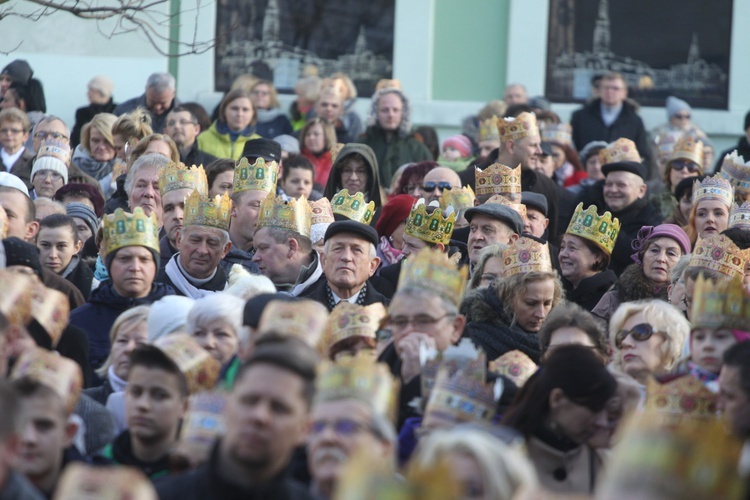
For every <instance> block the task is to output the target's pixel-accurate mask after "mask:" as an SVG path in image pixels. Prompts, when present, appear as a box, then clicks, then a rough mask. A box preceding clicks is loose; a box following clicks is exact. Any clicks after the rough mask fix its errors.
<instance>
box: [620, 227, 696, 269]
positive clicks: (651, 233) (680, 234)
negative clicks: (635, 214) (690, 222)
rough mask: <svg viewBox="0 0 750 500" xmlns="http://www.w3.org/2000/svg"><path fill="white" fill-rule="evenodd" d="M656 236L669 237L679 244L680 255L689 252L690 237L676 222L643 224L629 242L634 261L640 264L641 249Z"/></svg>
mask: <svg viewBox="0 0 750 500" xmlns="http://www.w3.org/2000/svg"><path fill="white" fill-rule="evenodd" d="M656 238H671V239H673V240H674V241H676V242H677V244H678V245H680V248H681V249H682V255H686V254H689V253H690V247H691V245H690V238H689V237H688V235H687V233H685V231H684V230H683V229H682V228H681V227H680V226H678V225H677V224H659V225H658V226H656V227H654V226H643V227H642V228H641V229H640V230H639V231H638V236H636V238H635V239H634V240H633V243H631V247H632V249H633V250H635V253H634V254H633V255H631V256H630V258H631V259H633V261H634V262H636V263H638V264H642V261H641V259H642V257H643V251H644V250H645V248H646V243H648V242H649V241H651V240H655V239H656Z"/></svg>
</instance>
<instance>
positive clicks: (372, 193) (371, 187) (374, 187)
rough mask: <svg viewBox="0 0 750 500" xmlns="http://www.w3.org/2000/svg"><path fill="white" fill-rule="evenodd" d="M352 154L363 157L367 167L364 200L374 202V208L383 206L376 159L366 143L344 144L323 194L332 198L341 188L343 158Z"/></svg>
mask: <svg viewBox="0 0 750 500" xmlns="http://www.w3.org/2000/svg"><path fill="white" fill-rule="evenodd" d="M353 154H360V155H361V156H362V157H363V158H364V159H365V166H366V167H367V168H368V169H369V173H370V178H369V179H368V181H367V188H366V190H365V193H364V195H365V200H367V202H368V203H369V202H371V201H374V202H375V210H378V209H379V208H380V207H381V206H383V200H382V199H381V196H380V176H379V174H378V160H377V158H376V157H375V152H374V151H373V150H372V148H370V146H368V145H367V144H358V143H351V144H347V145H346V146H344V147H343V148H342V149H341V151H340V152H339V154H338V156H337V157H336V161H335V162H334V163H333V167H331V173H330V175H329V176H328V182H327V183H326V187H325V191H324V192H323V196H325V197H326V198H328V199H329V200H333V197H334V196H336V193H338V192H339V191H341V190H342V189H343V186H342V183H341V172H342V170H343V168H344V160H346V158H347V157H349V156H351V155H353Z"/></svg>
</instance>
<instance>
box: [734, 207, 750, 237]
mask: <svg viewBox="0 0 750 500" xmlns="http://www.w3.org/2000/svg"><path fill="white" fill-rule="evenodd" d="M733 227H736V228H739V229H742V230H744V231H750V201H746V202H744V203H743V204H742V206H737V205H736V204H735V205H734V206H733V207H732V212H731V213H730V214H729V229H731V228H733Z"/></svg>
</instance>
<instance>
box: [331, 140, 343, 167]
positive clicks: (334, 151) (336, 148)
mask: <svg viewBox="0 0 750 500" xmlns="http://www.w3.org/2000/svg"><path fill="white" fill-rule="evenodd" d="M344 146H346V144H341V143H340V142H337V143H336V144H334V145H333V147H332V148H331V165H333V164H334V163H336V158H338V157H339V153H340V152H341V150H342V149H344Z"/></svg>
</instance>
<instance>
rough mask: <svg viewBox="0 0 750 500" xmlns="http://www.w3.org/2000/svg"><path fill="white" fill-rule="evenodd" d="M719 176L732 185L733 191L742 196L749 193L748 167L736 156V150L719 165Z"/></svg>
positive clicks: (743, 160) (749, 167)
mask: <svg viewBox="0 0 750 500" xmlns="http://www.w3.org/2000/svg"><path fill="white" fill-rule="evenodd" d="M721 176H722V177H723V178H725V179H726V180H728V181H729V182H730V184H732V186H733V187H734V190H735V191H737V192H739V193H742V194H748V193H750V165H748V164H746V163H745V159H744V158H743V157H742V156H740V155H738V154H737V150H734V151H732V152H731V153H729V154H728V155H726V156H725V157H724V161H723V162H722V164H721Z"/></svg>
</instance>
